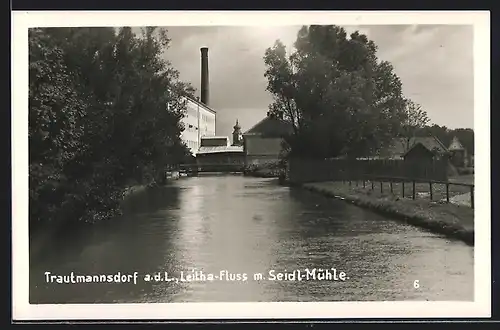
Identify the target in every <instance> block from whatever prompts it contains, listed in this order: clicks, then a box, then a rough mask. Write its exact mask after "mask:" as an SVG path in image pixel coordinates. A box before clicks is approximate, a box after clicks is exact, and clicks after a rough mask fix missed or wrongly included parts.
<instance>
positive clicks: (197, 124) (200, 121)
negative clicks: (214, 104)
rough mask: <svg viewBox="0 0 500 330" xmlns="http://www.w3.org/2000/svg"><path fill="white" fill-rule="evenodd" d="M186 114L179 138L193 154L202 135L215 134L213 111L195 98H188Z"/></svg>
mask: <svg viewBox="0 0 500 330" xmlns="http://www.w3.org/2000/svg"><path fill="white" fill-rule="evenodd" d="M186 108H187V109H186V115H185V117H184V118H183V119H182V122H183V123H184V131H183V132H182V135H181V138H182V140H183V141H184V142H185V143H186V145H187V147H188V148H189V150H191V152H192V153H193V155H196V153H197V151H198V149H199V148H200V145H201V138H202V137H204V136H215V118H216V114H215V111H214V110H213V109H211V108H209V107H208V106H206V105H205V104H203V103H201V102H198V101H196V100H192V99H188V100H187V106H186Z"/></svg>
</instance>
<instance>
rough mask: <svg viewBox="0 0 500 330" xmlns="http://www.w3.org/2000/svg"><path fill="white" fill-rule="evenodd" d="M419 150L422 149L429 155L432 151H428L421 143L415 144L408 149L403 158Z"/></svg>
mask: <svg viewBox="0 0 500 330" xmlns="http://www.w3.org/2000/svg"><path fill="white" fill-rule="evenodd" d="M417 148H420V149H423V150H424V151H426V152H428V153H429V154H433V152H432V149H429V148H428V147H426V146H425V145H424V144H423V143H422V142H416V143H415V144H414V145H412V146H411V147H410V149H408V150H407V151H406V152H405V153H404V154H403V157H406V155H408V154H409V153H410V152H413V151H414V150H415V149H417Z"/></svg>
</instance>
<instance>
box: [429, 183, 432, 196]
mask: <svg viewBox="0 0 500 330" xmlns="http://www.w3.org/2000/svg"><path fill="white" fill-rule="evenodd" d="M429 191H430V195H431V201H432V182H431V181H429Z"/></svg>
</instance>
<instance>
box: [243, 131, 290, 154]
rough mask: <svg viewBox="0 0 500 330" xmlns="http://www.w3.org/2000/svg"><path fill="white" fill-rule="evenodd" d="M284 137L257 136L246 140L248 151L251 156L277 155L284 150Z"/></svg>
mask: <svg viewBox="0 0 500 330" xmlns="http://www.w3.org/2000/svg"><path fill="white" fill-rule="evenodd" d="M282 142H283V139H282V138H269V137H261V136H256V137H255V138H252V137H248V136H247V139H246V140H245V144H246V146H245V147H246V153H247V155H249V156H275V155H279V153H280V152H281V150H282V148H283V147H282Z"/></svg>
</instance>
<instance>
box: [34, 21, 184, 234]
mask: <svg viewBox="0 0 500 330" xmlns="http://www.w3.org/2000/svg"><path fill="white" fill-rule="evenodd" d="M169 42H170V40H169V39H168V37H167V35H166V31H165V30H162V29H155V28H146V29H143V30H142V34H141V35H135V34H134V33H132V30H131V29H130V28H121V29H119V30H115V29H113V28H42V29H32V30H30V32H29V52H30V54H29V62H30V94H29V143H30V220H31V221H30V223H31V224H32V225H35V224H37V223H46V222H47V221H58V222H62V223H63V222H70V221H73V220H82V221H87V222H91V221H98V220H101V219H105V218H109V217H110V216H112V215H113V214H115V213H116V212H117V211H118V210H119V208H118V205H119V203H120V201H121V199H122V192H123V190H124V188H125V187H126V186H127V185H130V184H131V183H143V184H148V183H154V181H155V179H157V178H158V177H159V175H160V174H161V173H162V172H163V168H164V166H165V164H167V163H169V162H170V163H177V162H179V161H180V160H181V158H182V157H184V156H185V155H186V154H187V153H188V151H187V148H186V147H185V145H184V144H183V143H182V141H181V139H180V135H181V132H182V130H183V127H182V124H181V119H182V117H183V116H184V111H185V101H186V99H185V96H191V95H192V91H193V89H192V88H191V87H190V86H189V85H186V84H184V83H182V82H180V81H179V80H178V78H179V74H178V72H177V71H176V70H175V69H174V68H173V67H172V66H171V65H170V63H169V62H167V61H164V60H163V59H162V56H161V55H162V53H163V51H164V49H166V48H168V45H169ZM167 104H168V107H167Z"/></svg>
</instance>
